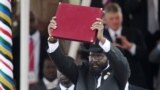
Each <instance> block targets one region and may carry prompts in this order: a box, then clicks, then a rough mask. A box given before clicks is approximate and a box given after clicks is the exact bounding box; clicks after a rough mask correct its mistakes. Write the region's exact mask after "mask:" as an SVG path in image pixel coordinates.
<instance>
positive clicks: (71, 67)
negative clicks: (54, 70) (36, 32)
mask: <svg viewBox="0 0 160 90" xmlns="http://www.w3.org/2000/svg"><path fill="white" fill-rule="evenodd" d="M49 56H50V58H51V59H52V60H53V61H54V63H55V64H56V66H57V67H58V69H59V71H60V72H62V73H63V74H64V75H65V76H66V77H68V78H69V79H70V80H71V81H72V82H73V83H74V84H75V83H76V82H77V77H78V67H77V65H76V64H75V63H74V60H73V58H71V57H69V56H65V55H64V54H63V53H62V52H61V50H60V48H59V47H58V48H57V49H56V50H55V51H54V52H51V53H49Z"/></svg>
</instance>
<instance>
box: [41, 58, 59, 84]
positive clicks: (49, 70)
mask: <svg viewBox="0 0 160 90" xmlns="http://www.w3.org/2000/svg"><path fill="white" fill-rule="evenodd" d="M43 74H44V77H45V78H46V79H47V80H49V81H53V80H54V79H55V78H57V69H56V66H55V65H54V63H53V62H52V61H51V60H45V62H44V70H43Z"/></svg>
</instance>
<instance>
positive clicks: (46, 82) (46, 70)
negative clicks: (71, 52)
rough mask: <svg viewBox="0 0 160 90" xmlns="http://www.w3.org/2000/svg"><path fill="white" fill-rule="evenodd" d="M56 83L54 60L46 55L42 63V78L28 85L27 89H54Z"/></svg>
mask: <svg viewBox="0 0 160 90" xmlns="http://www.w3.org/2000/svg"><path fill="white" fill-rule="evenodd" d="M57 84H58V79H57V68H56V66H55V64H54V62H53V61H52V60H51V59H50V58H49V57H46V58H45V60H44V64H43V78H42V80H40V81H38V82H37V83H35V84H32V85H30V88H29V90H56V87H57Z"/></svg>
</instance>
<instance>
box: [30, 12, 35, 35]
mask: <svg viewBox="0 0 160 90" xmlns="http://www.w3.org/2000/svg"><path fill="white" fill-rule="evenodd" d="M29 30H30V31H29V34H30V35H32V34H34V33H35V32H36V20H35V16H34V14H33V12H30V27H29Z"/></svg>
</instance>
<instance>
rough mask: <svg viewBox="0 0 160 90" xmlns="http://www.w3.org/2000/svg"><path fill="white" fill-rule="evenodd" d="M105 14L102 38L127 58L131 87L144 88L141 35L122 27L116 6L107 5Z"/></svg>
mask: <svg viewBox="0 0 160 90" xmlns="http://www.w3.org/2000/svg"><path fill="white" fill-rule="evenodd" d="M105 13H106V14H105V15H104V22H105V26H106V28H105V30H104V36H105V37H106V38H108V39H109V40H110V41H111V42H112V43H113V44H115V45H116V46H117V47H119V48H120V49H121V51H122V52H123V54H124V55H125V56H126V57H127V59H128V62H129V65H130V69H131V77H130V79H129V82H130V83H131V84H133V85H136V86H141V87H145V88H146V87H147V85H146V84H145V83H146V81H145V78H144V70H143V68H142V65H143V64H144V62H145V60H147V59H146V58H145V53H146V48H145V47H146V46H145V44H144V41H143V37H142V35H141V34H140V32H139V31H138V30H136V29H131V28H125V27H123V26H122V21H123V20H122V17H123V16H122V12H121V8H120V6H119V5H118V4H116V3H110V4H108V5H107V6H106V7H105Z"/></svg>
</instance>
